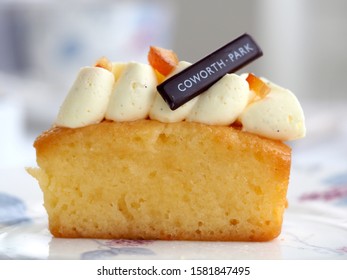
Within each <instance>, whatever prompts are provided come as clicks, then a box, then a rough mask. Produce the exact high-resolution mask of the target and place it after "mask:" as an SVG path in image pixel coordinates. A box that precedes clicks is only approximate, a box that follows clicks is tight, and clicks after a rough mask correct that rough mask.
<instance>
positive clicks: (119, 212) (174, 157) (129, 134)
mask: <svg viewBox="0 0 347 280" xmlns="http://www.w3.org/2000/svg"><path fill="white" fill-rule="evenodd" d="M34 146H35V148H36V153H37V163H38V166H39V168H31V169H28V171H29V173H31V174H32V175H33V176H34V177H36V178H37V179H38V181H39V184H40V187H41V189H42V191H43V194H44V206H45V208H46V210H47V213H48V217H49V229H50V231H51V233H52V234H53V235H54V236H56V237H86V238H123V239H163V240H170V239H171V240H172V239H173V240H210V241H212V240H218V241H266V240H271V239H273V238H275V237H277V236H278V235H279V233H280V231H281V227H282V218H283V212H284V210H285V207H286V192H287V186H288V180H289V173H290V162H291V150H290V148H289V147H288V146H287V145H285V144H284V143H282V142H279V141H273V140H269V139H265V138H262V137H259V136H256V135H253V134H250V133H246V132H242V131H240V130H239V129H237V128H233V127H222V126H208V125H204V124H198V123H191V122H180V123H173V124H166V123H160V122H157V121H153V120H139V121H134V122H122V123H117V122H109V121H103V122H101V123H99V124H95V125H90V126H87V127H82V128H77V129H69V128H53V129H51V130H49V131H47V132H45V133H43V134H42V135H41V136H40V137H38V138H37V140H36V141H35V143H34Z"/></svg>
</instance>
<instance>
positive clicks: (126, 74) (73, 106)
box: [55, 61, 306, 141]
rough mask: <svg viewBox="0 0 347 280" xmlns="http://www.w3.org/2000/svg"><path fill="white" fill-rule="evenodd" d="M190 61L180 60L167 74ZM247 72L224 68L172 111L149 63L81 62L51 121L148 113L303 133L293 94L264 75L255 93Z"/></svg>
mask: <svg viewBox="0 0 347 280" xmlns="http://www.w3.org/2000/svg"><path fill="white" fill-rule="evenodd" d="M119 65H120V66H119ZM190 65H191V64H190V63H188V62H185V61H181V62H179V64H178V66H177V67H176V69H174V71H173V72H172V73H171V74H170V75H169V76H168V77H167V78H166V79H168V78H169V77H171V76H173V75H174V74H176V73H179V72H180V71H182V70H183V69H185V68H187V67H188V66H190ZM246 77H247V75H245V74H243V75H237V74H226V75H225V76H224V77H222V78H221V79H220V80H219V81H217V82H216V83H215V84H214V85H212V86H211V87H210V88H208V89H207V90H206V91H205V92H203V93H202V94H200V95H199V96H196V97H195V98H193V99H192V100H190V101H188V102H187V103H185V104H184V105H182V106H181V107H179V108H178V109H176V110H174V111H173V110H171V109H170V108H169V106H168V105H167V103H166V102H165V101H164V100H163V98H162V97H161V95H160V94H159V93H158V92H157V90H156V87H157V85H158V78H157V76H156V73H155V71H154V69H153V68H152V66H150V65H146V64H141V63H136V62H130V63H127V64H125V65H124V64H116V63H114V64H113V69H112V71H108V70H106V69H103V68H100V67H84V68H82V69H81V70H80V72H79V74H78V76H77V79H76V81H75V83H74V84H73V86H72V88H71V90H70V91H69V94H68V95H67V97H66V99H65V101H64V103H63V104H62V106H61V108H60V111H59V114H58V117H57V120H56V123H55V124H56V125H57V126H62V127H70V128H77V127H83V126H87V125H90V124H95V123H98V122H101V121H102V120H103V119H108V120H112V121H118V122H122V121H135V120H138V119H146V118H150V119H153V120H158V121H161V122H167V123H172V122H180V121H189V122H199V123H204V124H208V125H223V126H228V125H232V124H233V123H234V122H235V121H238V122H241V124H242V129H243V130H244V131H248V132H251V133H254V134H257V135H261V136H264V137H267V138H270V139H276V140H281V141H288V140H294V139H298V138H302V137H304V136H305V133H306V129H305V120H304V114H303V110H302V108H301V106H300V103H299V102H298V100H297V98H296V97H295V95H294V94H293V93H292V92H291V91H289V90H287V89H284V88H282V87H280V86H278V85H275V84H273V83H271V82H269V81H266V80H265V79H263V81H264V82H266V84H267V85H268V86H269V87H270V89H271V90H270V92H269V93H268V94H267V95H266V96H265V97H262V98H259V97H257V98H254V96H255V94H254V92H252V90H250V87H249V84H248V82H247V80H246Z"/></svg>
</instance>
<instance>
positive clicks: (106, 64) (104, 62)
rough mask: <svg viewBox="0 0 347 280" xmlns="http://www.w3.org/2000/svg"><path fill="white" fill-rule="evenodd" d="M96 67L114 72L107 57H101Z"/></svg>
mask: <svg viewBox="0 0 347 280" xmlns="http://www.w3.org/2000/svg"><path fill="white" fill-rule="evenodd" d="M94 66H95V67H100V68H104V69H106V70H108V71H110V72H112V62H111V61H109V60H108V58H107V57H105V56H103V57H100V58H99V59H98V60H97V61H96V62H95V64H94Z"/></svg>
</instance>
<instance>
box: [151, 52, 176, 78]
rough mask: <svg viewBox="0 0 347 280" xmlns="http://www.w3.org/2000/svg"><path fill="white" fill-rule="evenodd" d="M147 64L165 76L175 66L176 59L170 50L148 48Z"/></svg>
mask: <svg viewBox="0 0 347 280" xmlns="http://www.w3.org/2000/svg"><path fill="white" fill-rule="evenodd" d="M148 62H149V64H150V65H151V66H152V67H153V68H154V69H155V70H157V71H158V72H159V73H160V74H162V75H164V76H167V75H169V74H170V73H171V72H172V70H173V69H174V68H175V67H176V66H177V64H178V57H177V55H176V53H175V52H174V51H172V50H167V49H164V48H159V47H155V46H150V48H149V52H148Z"/></svg>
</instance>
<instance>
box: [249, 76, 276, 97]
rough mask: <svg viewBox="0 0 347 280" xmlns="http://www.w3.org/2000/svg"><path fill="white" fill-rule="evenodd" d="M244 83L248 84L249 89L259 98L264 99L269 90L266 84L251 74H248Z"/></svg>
mask: <svg viewBox="0 0 347 280" xmlns="http://www.w3.org/2000/svg"><path fill="white" fill-rule="evenodd" d="M246 81H247V82H248V84H249V89H250V90H252V91H253V92H254V93H255V94H256V95H257V96H258V97H260V98H264V97H265V96H266V95H267V94H268V93H269V92H270V90H271V89H270V87H269V86H268V85H267V84H266V83H264V82H263V81H262V80H261V79H260V78H259V77H257V76H255V75H253V74H252V73H249V74H248V76H247V78H246Z"/></svg>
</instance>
